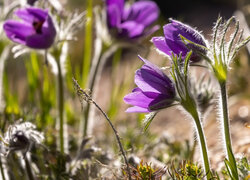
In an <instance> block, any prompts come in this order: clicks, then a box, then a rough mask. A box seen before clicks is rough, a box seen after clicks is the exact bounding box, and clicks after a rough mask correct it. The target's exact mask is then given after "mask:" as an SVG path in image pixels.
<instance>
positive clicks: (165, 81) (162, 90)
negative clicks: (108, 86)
mask: <svg viewBox="0 0 250 180" xmlns="http://www.w3.org/2000/svg"><path fill="white" fill-rule="evenodd" d="M140 58H141V57H140ZM141 60H142V61H143V62H144V63H145V64H144V65H143V66H142V67H141V68H140V69H138V70H137V71H136V73H135V84H136V85H137V86H138V87H136V88H135V89H134V90H133V91H132V93H130V94H128V95H126V96H125V97H124V101H125V102H126V103H127V104H131V105H133V107H130V108H128V109H127V111H126V112H151V111H155V110H159V109H162V108H166V107H168V106H169V105H171V104H172V103H173V101H174V98H175V87H174V84H173V82H172V81H171V80H170V79H169V78H168V77H167V76H166V75H165V74H164V73H163V72H162V71H161V70H160V68H159V67H157V66H156V65H154V64H152V63H151V62H149V61H147V60H145V59H143V58H141Z"/></svg>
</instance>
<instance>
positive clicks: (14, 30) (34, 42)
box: [3, 7, 56, 49]
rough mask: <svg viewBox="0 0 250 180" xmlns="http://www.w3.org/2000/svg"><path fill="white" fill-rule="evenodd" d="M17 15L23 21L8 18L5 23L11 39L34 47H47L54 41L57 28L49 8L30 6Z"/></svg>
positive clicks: (17, 12)
mask: <svg viewBox="0 0 250 180" xmlns="http://www.w3.org/2000/svg"><path fill="white" fill-rule="evenodd" d="M15 15H17V16H18V17H19V18H20V19H22V21H15V20H7V21H6V22H5V23H4V25H3V28H4V31H5V33H6V35H7V37H8V38H9V39H10V40H12V41H14V42H16V43H19V44H23V45H26V46H28V47H30V48H34V49H47V48H49V47H50V46H51V45H52V44H53V43H54V40H55V36H56V29H55V27H54V24H53V21H52V19H51V17H50V15H49V13H48V11H47V10H43V9H40V8H33V7H29V8H25V9H19V10H17V11H15Z"/></svg>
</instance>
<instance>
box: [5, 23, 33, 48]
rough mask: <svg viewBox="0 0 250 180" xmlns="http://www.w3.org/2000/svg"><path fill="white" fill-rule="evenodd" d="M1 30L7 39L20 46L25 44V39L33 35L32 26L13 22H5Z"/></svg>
mask: <svg viewBox="0 0 250 180" xmlns="http://www.w3.org/2000/svg"><path fill="white" fill-rule="evenodd" d="M3 28H4V30H5V33H6V35H7V37H8V38H9V39H11V40H12V41H14V42H17V43H20V44H26V37H27V36H30V35H32V34H35V31H34V28H33V27H32V25H30V24H23V23H20V22H17V21H13V20H8V21H6V22H5V23H4V25H3Z"/></svg>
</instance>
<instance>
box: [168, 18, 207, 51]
mask: <svg viewBox="0 0 250 180" xmlns="http://www.w3.org/2000/svg"><path fill="white" fill-rule="evenodd" d="M171 25H172V27H173V29H175V30H176V34H175V35H176V36H179V34H181V35H182V36H184V37H185V38H187V39H189V40H190V41H192V42H195V43H197V44H201V45H203V46H206V43H205V40H204V38H203V36H202V35H201V34H200V33H199V32H198V31H197V30H195V29H194V28H192V27H190V26H188V25H186V24H183V23H181V22H180V21H176V20H171ZM163 29H164V27H163ZM164 32H165V29H164Z"/></svg>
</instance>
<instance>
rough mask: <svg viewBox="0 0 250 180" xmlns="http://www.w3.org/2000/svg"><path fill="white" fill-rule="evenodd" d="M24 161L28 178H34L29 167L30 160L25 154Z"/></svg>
mask: <svg viewBox="0 0 250 180" xmlns="http://www.w3.org/2000/svg"><path fill="white" fill-rule="evenodd" d="M24 161H25V167H26V171H27V175H28V177H29V180H35V178H34V176H33V173H32V170H31V167H30V162H29V160H28V159H27V157H26V156H24Z"/></svg>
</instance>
